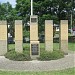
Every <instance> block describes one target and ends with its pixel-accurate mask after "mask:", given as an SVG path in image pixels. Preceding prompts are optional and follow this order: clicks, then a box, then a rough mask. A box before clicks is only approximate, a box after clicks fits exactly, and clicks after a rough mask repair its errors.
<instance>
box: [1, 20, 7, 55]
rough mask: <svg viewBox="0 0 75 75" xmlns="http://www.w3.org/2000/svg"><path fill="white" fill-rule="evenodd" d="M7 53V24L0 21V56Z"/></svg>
mask: <svg viewBox="0 0 75 75" xmlns="http://www.w3.org/2000/svg"><path fill="white" fill-rule="evenodd" d="M5 53H7V22H6V21H0V55H4V54H5Z"/></svg>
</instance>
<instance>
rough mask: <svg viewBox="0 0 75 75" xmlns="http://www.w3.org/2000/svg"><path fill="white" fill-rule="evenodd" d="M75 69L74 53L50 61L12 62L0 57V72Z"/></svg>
mask: <svg viewBox="0 0 75 75" xmlns="http://www.w3.org/2000/svg"><path fill="white" fill-rule="evenodd" d="M72 67H75V53H69V54H68V55H65V57H64V58H61V59H58V60H51V61H38V60H33V61H12V60H9V59H6V58H5V57H4V56H0V70H8V71H52V70H63V69H67V68H72Z"/></svg>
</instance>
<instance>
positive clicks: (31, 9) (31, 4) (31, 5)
mask: <svg viewBox="0 0 75 75" xmlns="http://www.w3.org/2000/svg"><path fill="white" fill-rule="evenodd" d="M31 15H33V0H31Z"/></svg>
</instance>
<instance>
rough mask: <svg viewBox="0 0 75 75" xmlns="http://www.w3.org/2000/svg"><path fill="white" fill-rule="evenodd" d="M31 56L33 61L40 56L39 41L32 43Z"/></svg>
mask: <svg viewBox="0 0 75 75" xmlns="http://www.w3.org/2000/svg"><path fill="white" fill-rule="evenodd" d="M30 56H31V58H32V59H36V58H37V57H39V56H40V45H39V41H30Z"/></svg>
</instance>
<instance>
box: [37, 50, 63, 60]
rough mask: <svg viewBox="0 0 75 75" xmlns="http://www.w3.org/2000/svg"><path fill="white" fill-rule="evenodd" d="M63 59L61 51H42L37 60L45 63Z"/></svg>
mask: <svg viewBox="0 0 75 75" xmlns="http://www.w3.org/2000/svg"><path fill="white" fill-rule="evenodd" d="M63 57H64V53H63V52H61V51H53V52H48V51H42V52H41V54H40V57H39V58H38V59H39V60H42V61H44V60H45V61H47V60H56V59H59V58H63Z"/></svg>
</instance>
